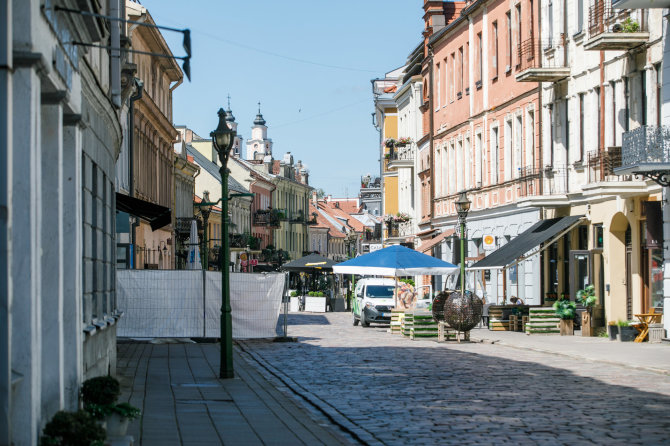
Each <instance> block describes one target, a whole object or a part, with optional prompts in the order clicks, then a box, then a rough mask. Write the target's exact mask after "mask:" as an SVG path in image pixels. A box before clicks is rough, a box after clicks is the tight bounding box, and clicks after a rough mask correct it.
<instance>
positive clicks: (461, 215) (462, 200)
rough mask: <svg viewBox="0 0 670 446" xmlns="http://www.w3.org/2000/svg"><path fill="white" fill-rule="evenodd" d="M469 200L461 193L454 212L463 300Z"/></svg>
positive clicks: (464, 193)
mask: <svg viewBox="0 0 670 446" xmlns="http://www.w3.org/2000/svg"><path fill="white" fill-rule="evenodd" d="M470 204H471V202H470V200H468V197H467V192H466V191H463V192H461V194H460V195H459V197H458V200H456V212H457V213H458V223H459V224H460V226H461V234H460V235H461V296H463V298H465V219H466V217H467V216H468V211H469V210H470Z"/></svg>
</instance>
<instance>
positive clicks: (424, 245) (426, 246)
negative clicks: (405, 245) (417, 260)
mask: <svg viewBox="0 0 670 446" xmlns="http://www.w3.org/2000/svg"><path fill="white" fill-rule="evenodd" d="M453 233H454V230H453V229H447V230H446V231H444V232H442V233H440V234H438V235H437V236H436V237H433V238H431V239H428V240H426V241H425V242H423V243H421V246H419V251H421V252H427V251H429V250H430V249H431V248H432V247H433V246H435V245H437V244H438V243H440V242H441V241H442V240H444V239H445V238H447V237H449V236H451V235H452V234H453Z"/></svg>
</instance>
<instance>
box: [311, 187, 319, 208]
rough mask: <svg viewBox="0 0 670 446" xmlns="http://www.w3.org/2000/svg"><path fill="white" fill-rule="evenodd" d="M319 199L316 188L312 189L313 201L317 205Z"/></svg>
mask: <svg viewBox="0 0 670 446" xmlns="http://www.w3.org/2000/svg"><path fill="white" fill-rule="evenodd" d="M317 201H319V197H317V196H316V189H313V190H312V203H313V204H314V206H316V202H317Z"/></svg>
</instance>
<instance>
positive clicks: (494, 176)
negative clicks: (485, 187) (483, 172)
mask: <svg viewBox="0 0 670 446" xmlns="http://www.w3.org/2000/svg"><path fill="white" fill-rule="evenodd" d="M489 143H490V144H489V145H490V152H491V181H490V184H496V183H497V182H498V127H492V128H491V140H490V141H489Z"/></svg>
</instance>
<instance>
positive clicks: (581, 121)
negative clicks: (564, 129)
mask: <svg viewBox="0 0 670 446" xmlns="http://www.w3.org/2000/svg"><path fill="white" fill-rule="evenodd" d="M578 161H584V93H580V94H579V160H578Z"/></svg>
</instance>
